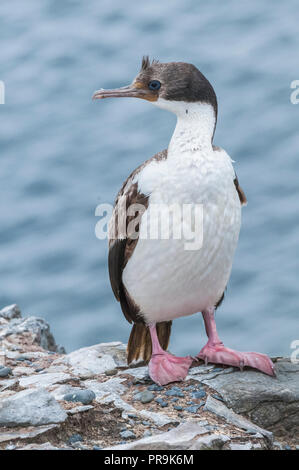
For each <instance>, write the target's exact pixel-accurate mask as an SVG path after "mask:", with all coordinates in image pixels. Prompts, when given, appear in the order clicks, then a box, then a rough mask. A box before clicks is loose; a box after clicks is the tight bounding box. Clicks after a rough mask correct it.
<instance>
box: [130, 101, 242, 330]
mask: <svg viewBox="0 0 299 470" xmlns="http://www.w3.org/2000/svg"><path fill="white" fill-rule="evenodd" d="M209 112H210V110H209V108H207V113H209ZM209 119H210V118H209V114H207V118H206V120H203V121H201V122H203V126H205V125H206V126H210V127H211V122H210V121H209ZM195 121H196V122H195ZM192 122H193V121H192V115H191V121H190V113H189V115H188V120H187V121H186V119H184V120H181V122H180V121H179V122H178V125H177V127H176V130H175V133H174V136H173V138H172V141H171V143H170V146H169V149H168V158H167V159H166V160H164V161H160V162H157V161H153V162H152V163H151V164H149V165H147V166H146V167H145V168H144V169H143V171H142V172H141V173H139V174H138V180H137V182H138V188H139V190H140V191H141V192H142V193H144V194H148V195H149V206H148V209H147V211H146V212H145V214H144V215H143V217H142V220H141V224H140V237H139V240H138V243H137V245H136V248H135V250H134V252H133V255H132V256H131V258H130V259H129V261H128V263H127V265H126V267H125V269H124V271H123V283H124V285H125V287H126V289H127V291H128V292H129V294H130V296H131V297H132V298H133V299H134V301H135V302H136V304H137V305H138V306H139V307H140V310H141V312H142V314H143V315H144V317H145V319H146V321H147V322H148V323H154V322H161V321H167V320H172V319H174V318H177V317H180V316H184V315H191V314H193V313H196V312H199V311H202V310H203V309H205V308H207V307H209V306H212V305H215V304H216V303H217V301H218V300H219V299H220V297H221V295H222V294H223V292H224V290H225V287H226V285H227V282H228V279H229V276H230V272H231V267H232V261H233V256H234V252H235V248H236V245H237V241H238V236H239V230H240V224H241V206H240V201H239V197H238V194H237V191H236V188H235V185H234V182H233V180H234V177H235V176H234V170H233V167H232V163H231V159H230V157H229V156H228V155H227V153H226V152H225V151H223V150H221V151H213V148H212V146H211V143H210V140H209V141H208V140H207V139H205V138H204V135H206V134H205V133H204V132H203V130H202V132H200V133H198V120H194V126H195V125H196V128H195V127H194V128H192ZM161 203H162V204H166V205H171V204H178V205H180V206H181V207H182V205H184V204H187V205H189V206H191V207H192V210H193V211H195V207H196V206H197V205H198V204H201V205H202V209H203V227H202V228H203V230H202V234H203V240H202V241H203V243H202V247H201V248H200V249H196V250H190V249H186V242H190V240H186V238H184V237H182V238H181V239H174V238H173V237H172V235H173V233H172V232H170V238H169V239H161V238H160V239H150V238H149V237H148V235H149V231H150V228H151V227H152V226H156V224H157V211H155V212H152V210H151V209H152V207H154V206H155V205H156V204H161ZM182 213H183V210H182ZM187 223H189V222H188V221H187ZM184 224H186V220H185V219H184V217H180V216H178V217H177V218H176V220H175V224H174V225H175V228H176V233H177V232H178V228H182V230H181V233H182V234H183V233H184V230H183V228H184ZM189 228H190V230H192V231H194V229H196V230H195V232H196V231H198V230H200V229H201V227H200V228H198V227H197V226H195V225H194V223H193V224H192V227H189ZM197 235H198V237H197V239H200V234H196V236H197ZM162 238H163V237H162Z"/></svg>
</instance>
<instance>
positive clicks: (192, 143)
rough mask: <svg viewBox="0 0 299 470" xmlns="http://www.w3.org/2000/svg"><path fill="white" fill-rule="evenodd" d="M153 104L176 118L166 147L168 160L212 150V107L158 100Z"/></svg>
mask: <svg viewBox="0 0 299 470" xmlns="http://www.w3.org/2000/svg"><path fill="white" fill-rule="evenodd" d="M155 104H156V105H157V106H159V107H160V108H162V109H167V110H168V111H171V112H173V113H174V114H176V116H177V124H176V128H175V130H174V133H173V135H172V138H171V140H170V143H169V147H168V158H171V157H172V156H173V155H174V154H175V155H178V154H180V155H182V154H186V153H188V154H190V153H194V152H198V151H209V150H211V149H212V138H213V133H214V129H215V124H216V117H215V112H214V109H213V106H211V105H210V104H208V103H188V102H185V101H168V100H164V99H161V98H159V99H158V100H157V101H156V102H155Z"/></svg>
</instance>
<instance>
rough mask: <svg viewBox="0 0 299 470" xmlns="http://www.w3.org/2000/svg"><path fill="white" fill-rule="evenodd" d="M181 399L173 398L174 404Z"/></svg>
mask: <svg viewBox="0 0 299 470" xmlns="http://www.w3.org/2000/svg"><path fill="white" fill-rule="evenodd" d="M178 400H179V399H178V398H172V400H171V401H172V402H173V403H175V402H176V401H178Z"/></svg>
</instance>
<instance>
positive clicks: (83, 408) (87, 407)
mask: <svg viewBox="0 0 299 470" xmlns="http://www.w3.org/2000/svg"><path fill="white" fill-rule="evenodd" d="M93 408H94V407H93V406H91V405H83V406H76V407H75V408H72V409H71V410H66V412H67V414H68V415H76V414H77V413H84V412H85V411H88V410H92V409H93Z"/></svg>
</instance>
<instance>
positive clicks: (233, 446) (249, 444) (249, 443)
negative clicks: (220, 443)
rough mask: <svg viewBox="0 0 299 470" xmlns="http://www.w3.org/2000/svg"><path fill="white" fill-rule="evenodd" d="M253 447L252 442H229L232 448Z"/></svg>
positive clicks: (245, 448)
mask: <svg viewBox="0 0 299 470" xmlns="http://www.w3.org/2000/svg"><path fill="white" fill-rule="evenodd" d="M252 448H253V444H252V442H245V443H244V444H235V443H233V442H232V443H231V444H229V449H230V450H251V449H252Z"/></svg>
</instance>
